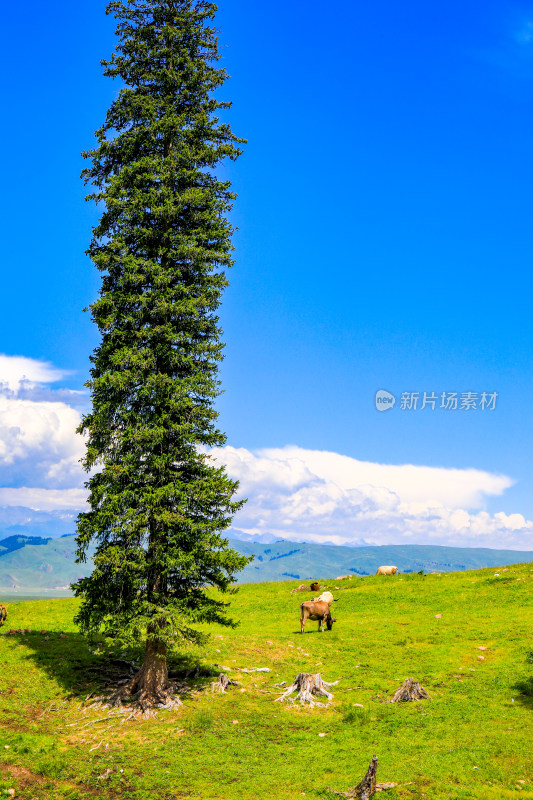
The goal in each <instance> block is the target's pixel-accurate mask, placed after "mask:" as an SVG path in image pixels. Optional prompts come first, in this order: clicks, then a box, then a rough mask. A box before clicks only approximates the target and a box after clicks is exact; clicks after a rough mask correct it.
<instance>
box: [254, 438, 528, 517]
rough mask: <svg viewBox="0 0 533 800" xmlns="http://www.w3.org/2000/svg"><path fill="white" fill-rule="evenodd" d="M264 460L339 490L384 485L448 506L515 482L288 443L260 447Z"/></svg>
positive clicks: (411, 498)
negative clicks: (293, 465) (296, 465)
mask: <svg viewBox="0 0 533 800" xmlns="http://www.w3.org/2000/svg"><path fill="white" fill-rule="evenodd" d="M259 455H260V456H262V457H264V458H266V459H277V460H278V461H287V462H289V463H290V462H295V461H298V462H300V464H301V465H302V466H304V465H305V467H306V468H307V469H308V470H309V471H310V472H312V473H313V474H314V475H316V476H319V477H320V478H322V479H323V480H326V481H331V482H332V483H334V484H336V485H337V486H340V487H341V488H342V489H354V488H356V487H360V486H362V485H364V484H368V485H369V486H379V487H386V488H387V489H388V490H389V491H391V492H394V494H396V495H398V497H399V498H400V499H401V500H402V501H404V502H407V503H417V502H419V503H420V502H421V503H424V504H430V505H431V504H442V505H445V506H448V507H449V508H481V507H482V506H483V502H484V498H485V497H486V496H490V495H501V494H502V493H503V492H504V491H505V489H508V488H509V487H510V486H512V485H513V483H514V481H513V480H511V478H508V477H507V476H505V475H494V474H493V473H490V472H483V471H482V470H478V469H445V468H442V467H424V466H414V465H413V464H401V465H395V464H377V463H373V462H370V461H358V460H357V459H355V458H350V457H349V456H343V455H339V453H329V452H327V451H320V450H304V449H302V448H301V447H294V446H288V447H284V448H281V449H267V450H260V451H259Z"/></svg>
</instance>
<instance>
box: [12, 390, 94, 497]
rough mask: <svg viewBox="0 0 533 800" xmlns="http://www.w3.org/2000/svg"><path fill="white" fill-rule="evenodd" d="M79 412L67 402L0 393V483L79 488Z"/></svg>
mask: <svg viewBox="0 0 533 800" xmlns="http://www.w3.org/2000/svg"><path fill="white" fill-rule="evenodd" d="M79 422H80V415H79V412H78V411H76V410H75V409H74V408H72V407H71V406H69V405H67V404H66V403H61V402H46V401H45V402H37V401H34V400H23V399H20V398H17V397H14V398H10V397H1V396H0V484H3V485H4V486H5V485H11V486H13V485H15V486H16V485H17V484H20V483H24V484H29V485H32V486H41V487H44V488H58V487H62V486H64V487H66V488H69V487H75V486H79V485H80V483H81V482H82V480H83V471H82V468H81V466H80V464H79V460H80V458H81V457H82V455H83V453H84V440H83V437H82V436H80V435H79V434H77V433H76V428H77V427H78V425H79Z"/></svg>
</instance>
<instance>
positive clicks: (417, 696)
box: [390, 678, 431, 703]
mask: <svg viewBox="0 0 533 800" xmlns="http://www.w3.org/2000/svg"><path fill="white" fill-rule="evenodd" d="M430 699H431V698H430V696H429V694H428V693H427V692H426V690H425V689H423V688H422V686H420V684H419V683H418V681H415V680H414V678H406V679H405V680H404V682H403V683H402V685H401V686H400V688H399V689H397V690H396V691H395V692H394V694H393V696H392V697H391V700H390V702H391V703H410V702H412V701H413V700H430Z"/></svg>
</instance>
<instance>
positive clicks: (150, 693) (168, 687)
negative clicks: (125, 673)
mask: <svg viewBox="0 0 533 800" xmlns="http://www.w3.org/2000/svg"><path fill="white" fill-rule="evenodd" d="M150 684H151V682H147V681H144V682H143V681H140V680H139V673H138V674H137V675H135V676H134V678H132V679H131V680H130V681H128V683H127V684H125V685H124V686H121V687H120V689H118V690H117V691H116V692H114V694H112V695H111V697H109V698H108V699H107V701H106V704H107V706H108V708H122V705H123V704H124V703H127V707H128V710H129V711H130V713H133V714H141V715H142V717H144V718H145V719H148V718H150V717H153V716H154V713H155V711H156V710H157V709H162V708H179V706H181V705H183V704H182V702H181V700H180V698H179V697H178V696H177V695H176V694H174V691H175V687H174V684H173V683H171V682H170V681H167V682H166V684H165V685H162V686H161V685H160V686H154V685H153V684H152V685H150ZM130 701H133V702H130Z"/></svg>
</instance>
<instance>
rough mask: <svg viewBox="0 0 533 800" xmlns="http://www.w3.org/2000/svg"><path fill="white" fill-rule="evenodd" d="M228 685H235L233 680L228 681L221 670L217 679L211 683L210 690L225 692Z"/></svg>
mask: <svg viewBox="0 0 533 800" xmlns="http://www.w3.org/2000/svg"><path fill="white" fill-rule="evenodd" d="M228 686H237V684H236V683H235V681H230V679H229V678H228V676H227V675H226V673H225V672H221V673H220V675H219V676H218V680H217V681H215V682H214V683H212V684H211V691H212V692H218V693H219V694H226V689H227V688H228Z"/></svg>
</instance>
